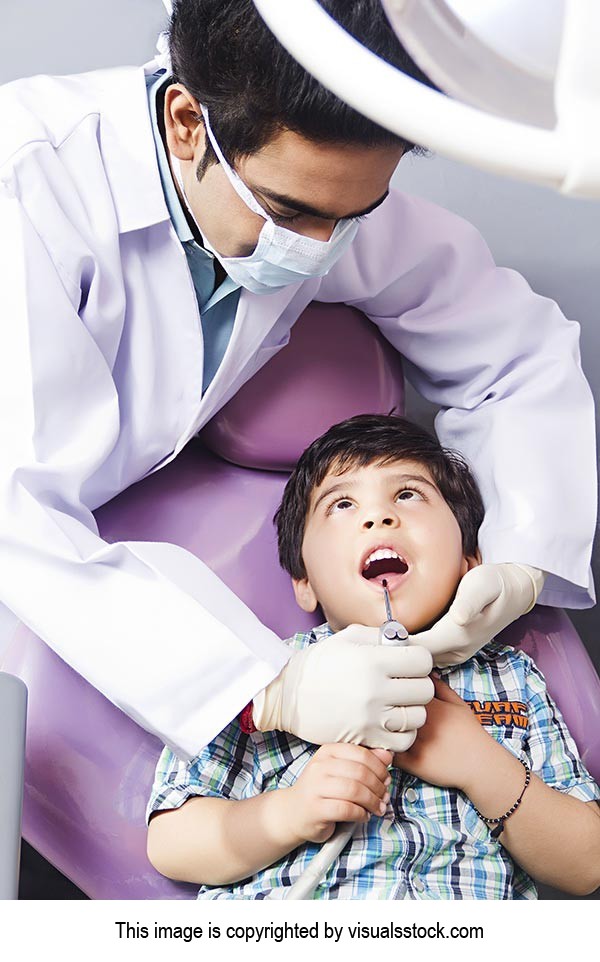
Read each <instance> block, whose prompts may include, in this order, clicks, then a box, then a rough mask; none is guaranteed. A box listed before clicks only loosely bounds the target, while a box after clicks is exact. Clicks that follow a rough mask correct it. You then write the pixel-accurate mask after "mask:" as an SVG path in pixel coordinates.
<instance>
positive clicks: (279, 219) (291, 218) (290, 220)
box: [267, 211, 304, 227]
mask: <svg viewBox="0 0 600 962" xmlns="http://www.w3.org/2000/svg"><path fill="white" fill-rule="evenodd" d="M267 213H268V214H270V215H271V219H272V220H273V222H274V223H275V224H279V226H280V227H285V226H286V224H294V223H295V222H296V221H297V220H300V218H301V217H303V216H304V215H303V214H301V213H297V214H290V215H288V216H284V214H276V213H275V211H267Z"/></svg>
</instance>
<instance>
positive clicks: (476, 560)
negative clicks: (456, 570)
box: [461, 548, 481, 577]
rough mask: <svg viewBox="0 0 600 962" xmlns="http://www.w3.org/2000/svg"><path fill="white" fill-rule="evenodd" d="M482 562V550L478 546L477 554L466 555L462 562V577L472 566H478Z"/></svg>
mask: <svg viewBox="0 0 600 962" xmlns="http://www.w3.org/2000/svg"><path fill="white" fill-rule="evenodd" d="M480 564H481V551H480V550H479V548H477V549H476V550H475V554H469V555H465V556H464V558H463V563H462V571H461V577H464V575H466V573H467V571H470V570H471V568H476V567H477V566H478V565H480Z"/></svg>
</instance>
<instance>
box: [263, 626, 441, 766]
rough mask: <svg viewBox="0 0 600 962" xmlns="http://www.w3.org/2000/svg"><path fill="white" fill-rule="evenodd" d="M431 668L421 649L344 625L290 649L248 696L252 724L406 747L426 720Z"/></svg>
mask: <svg viewBox="0 0 600 962" xmlns="http://www.w3.org/2000/svg"><path fill="white" fill-rule="evenodd" d="M431 669H432V660H431V655H430V654H429V652H428V651H427V650H426V649H425V648H419V647H408V646H406V647H398V648H395V647H393V646H388V645H381V644H379V629H378V628H366V627H365V626H364V625H349V626H348V628H344V630H343V631H339V632H337V634H334V635H330V637H329V638H324V639H323V640H322V641H318V642H316V643H315V644H314V645H309V647H308V648H305V649H304V650H303V651H297V652H295V653H294V654H293V655H292V657H291V658H290V660H289V661H288V663H287V665H286V666H285V668H284V669H283V671H282V672H281V673H280V674H279V675H278V676H277V678H275V679H274V680H273V681H272V682H271V684H270V685H268V686H267V688H265V689H264V691H262V692H259V694H258V695H257V696H256V697H255V698H254V707H253V713H252V714H253V719H254V724H255V725H256V727H257V728H258V729H259V730H260V731H272V730H273V729H277V730H279V731H287V732H292V733H293V734H294V735H298V736H299V737H300V738H303V739H305V740H306V741H309V742H313V743H315V744H317V745H324V744H327V743H329V742H354V743H355V744H361V745H367V746H368V747H369V748H389V749H390V751H393V752H404V751H407V749H408V748H410V746H411V745H412V743H413V742H414V740H415V738H416V734H417V733H416V729H417V728H420V727H421V726H422V725H423V724H424V723H425V718H426V712H425V708H424V707H423V706H424V705H426V704H427V702H429V701H431V699H432V697H433V691H434V689H433V683H432V681H431V679H430V678H428V677H427V676H428V674H429V672H430V671H431Z"/></svg>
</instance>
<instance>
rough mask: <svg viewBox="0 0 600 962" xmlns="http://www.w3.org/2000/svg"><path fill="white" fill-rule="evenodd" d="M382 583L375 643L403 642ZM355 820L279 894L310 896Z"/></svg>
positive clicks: (352, 830) (403, 634)
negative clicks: (382, 608)
mask: <svg viewBox="0 0 600 962" xmlns="http://www.w3.org/2000/svg"><path fill="white" fill-rule="evenodd" d="M382 585H383V597H384V601H385V617H386V620H385V621H384V623H383V624H382V626H381V628H380V629H379V644H380V645H407V644H408V631H407V630H406V628H405V627H404V625H402V624H400V622H399V621H396V619H395V618H394V617H393V615H392V606H391V604H390V595H389V591H388V588H387V581H386V580H385V579H384V580H383V581H382ZM359 824H360V823H359V822H351V823H350V824H347V823H346V822H341V823H340V824H339V825H338V826H337V828H336V829H335V831H334V833H333V835H332V836H331V838H329V839H327V841H326V842H324V843H323V845H322V846H321V849H320V851H319V852H317V854H316V855H315V856H314V858H313V859H311V861H310V863H309V865H308V866H307V868H306V869H305V870H304V872H303V873H302V875H301V876H300V878H299V879H297V881H296V882H294V884H293V885H292V886H290V888H289V889H286V891H285V893H284V896H283V898H284V899H296V900H299V899H308V898H310V897H311V895H313V893H314V891H315V889H316V887H317V885H318V884H319V882H320V881H321V879H322V878H323V876H324V875H325V874H326V873H327V871H328V870H329V869H330V868H331V866H332V865H333V863H334V862H335V860H336V858H337V857H338V855H339V854H340V853H341V852H342V851H343V849H344V848H345V847H346V845H347V844H348V842H349V841H350V839H351V838H352V836H353V835H354V833H355V831H356V830H357V828H358V826H359Z"/></svg>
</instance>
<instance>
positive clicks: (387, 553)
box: [363, 548, 402, 571]
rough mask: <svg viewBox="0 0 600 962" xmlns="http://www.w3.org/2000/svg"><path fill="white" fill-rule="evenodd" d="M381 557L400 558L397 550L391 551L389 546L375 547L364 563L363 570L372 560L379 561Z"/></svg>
mask: <svg viewBox="0 0 600 962" xmlns="http://www.w3.org/2000/svg"><path fill="white" fill-rule="evenodd" d="M383 558H399V559H400V560H402V558H401V557H400V555H399V554H398V552H397V551H392V549H391V548H377V550H376V551H373V552H372V553H371V554H370V555H369V557H368V558H367V560H366V561H365V563H364V566H363V571H364V570H365V568H368V567H369V565H370V564H371V562H372V561H381V560H382V559H383Z"/></svg>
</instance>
